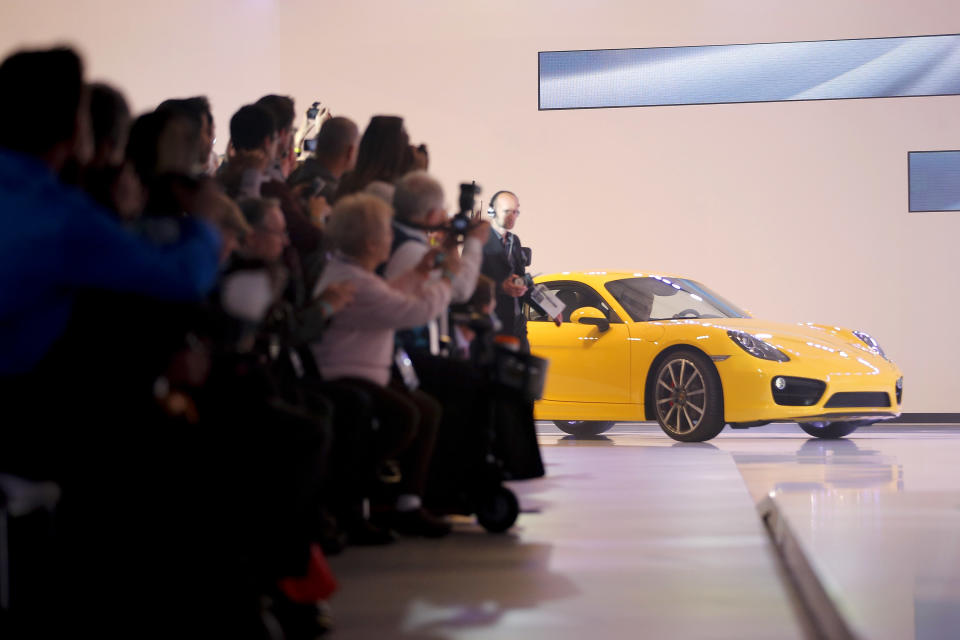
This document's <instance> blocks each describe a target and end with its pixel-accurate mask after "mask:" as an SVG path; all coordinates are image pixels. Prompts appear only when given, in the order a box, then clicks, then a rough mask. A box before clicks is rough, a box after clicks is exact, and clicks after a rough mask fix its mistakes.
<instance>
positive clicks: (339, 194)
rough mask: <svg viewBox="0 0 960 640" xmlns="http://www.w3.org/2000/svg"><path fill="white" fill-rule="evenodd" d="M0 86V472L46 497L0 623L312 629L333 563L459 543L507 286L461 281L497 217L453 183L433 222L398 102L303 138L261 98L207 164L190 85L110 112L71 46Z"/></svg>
mask: <svg viewBox="0 0 960 640" xmlns="http://www.w3.org/2000/svg"><path fill="white" fill-rule="evenodd" d="M0 91H2V93H3V95H4V99H3V100H2V101H0V220H2V224H3V226H4V231H3V233H2V234H0V255H2V256H3V268H2V274H3V275H2V282H0V327H2V329H0V396H2V398H0V399H2V401H3V404H4V413H5V417H4V420H3V426H2V427H0V479H6V482H7V485H6V486H5V487H0V488H5V489H6V491H7V493H6V494H5V495H7V496H8V497H9V495H12V494H11V484H10V483H14V486H13V488H14V489H16V486H15V483H16V482H18V481H22V482H23V483H24V486H26V487H28V489H29V490H27V489H24V491H23V492H22V494H21V495H20V497H21V498H22V499H26V500H29V499H33V500H37V501H41V502H42V500H43V496H44V495H47V496H48V497H49V492H48V494H44V493H43V489H44V488H48V489H49V488H50V487H53V489H52V491H54V493H55V497H54V498H53V499H52V502H53V503H55V509H53V510H52V511H51V512H47V511H44V510H37V511H36V513H34V514H33V515H32V516H29V517H26V518H22V519H21V520H28V521H29V518H30V517H33V518H37V519H40V520H42V522H34V523H30V522H27V523H26V524H25V523H23V522H20V523H18V526H19V527H21V530H22V531H26V532H29V533H28V534H24V535H25V536H31V537H30V539H29V540H23V539H17V531H16V530H14V531H13V532H12V533H11V537H10V539H9V540H8V541H0V542H4V543H5V544H6V543H9V547H10V548H11V549H13V552H12V553H11V557H10V558H9V560H8V562H7V565H8V566H6V567H4V570H5V571H6V572H8V573H9V572H11V571H12V573H13V575H14V577H15V578H16V579H17V580H18V581H17V582H16V584H15V589H14V590H13V591H12V593H13V594H14V598H15V601H14V602H12V603H11V602H6V603H0V604H3V605H4V608H5V611H4V612H3V613H7V612H8V611H9V612H14V613H16V615H15V616H10V615H8V616H7V617H6V622H7V623H9V624H11V625H13V624H17V625H19V626H18V629H19V631H20V632H22V633H24V634H27V631H26V630H29V634H32V635H34V636H36V637H45V636H48V635H52V634H54V633H59V634H63V635H64V636H65V635H66V634H67V633H70V632H73V633H76V632H79V631H81V630H84V631H91V632H92V633H93V634H94V635H95V636H97V637H107V636H118V637H119V636H123V637H142V636H147V635H151V636H152V635H156V636H168V637H184V636H191V635H192V636H198V637H274V638H279V637H286V638H312V637H315V636H316V635H319V634H321V633H322V632H323V631H324V630H325V629H326V628H327V621H326V620H325V617H324V615H325V613H324V607H323V601H324V600H325V599H327V598H328V597H329V596H330V594H331V593H332V592H333V590H334V589H335V586H336V585H335V580H334V577H333V576H332V574H331V573H330V571H329V568H328V567H327V565H326V563H325V560H324V557H325V555H329V554H333V553H339V552H340V551H342V550H343V548H344V547H345V546H347V545H368V544H389V543H391V542H393V541H395V540H396V539H397V537H398V534H401V535H415V536H427V537H442V536H445V535H447V534H448V533H449V532H450V530H451V525H450V523H449V521H448V519H447V518H445V517H443V515H442V514H443V513H444V512H453V511H456V505H455V504H451V503H454V502H455V501H456V497H457V495H459V494H458V491H457V489H456V487H457V486H458V482H459V483H460V484H462V480H463V478H459V479H457V478H456V472H457V469H460V468H469V465H467V466H465V465H464V464H463V457H462V456H463V455H464V452H463V450H464V449H465V448H467V449H471V450H472V451H471V452H469V453H475V454H477V455H483V447H484V444H483V438H482V437H481V435H482V434H483V433H484V429H485V428H486V427H488V426H489V425H487V422H488V420H489V416H490V415H491V413H490V411H489V407H488V404H489V403H490V402H491V400H490V398H489V397H488V396H487V395H485V394H484V393H483V390H484V388H485V387H484V385H485V384H487V383H488V376H486V374H485V370H484V368H483V365H484V363H485V360H484V359H485V358H489V357H490V353H491V351H490V349H491V342H492V340H493V335H494V334H495V333H496V332H495V331H494V330H491V327H492V326H496V325H497V324H498V323H497V322H496V321H495V320H491V319H492V318H493V317H494V316H493V312H494V307H495V304H496V299H497V297H499V296H502V295H503V292H504V291H505V290H509V292H510V295H511V296H513V297H516V298H518V299H519V298H520V296H522V295H523V294H524V292H525V290H526V287H525V285H524V284H523V283H522V282H521V281H518V280H515V276H516V275H517V274H518V273H522V272H523V269H522V266H520V267H519V269H518V270H517V273H513V272H508V273H504V274H503V275H504V276H506V278H505V279H504V281H503V282H499V281H497V282H495V281H493V280H491V279H489V278H487V277H485V276H484V275H482V274H481V270H482V268H483V264H482V263H483V261H484V259H485V258H484V254H485V246H488V245H490V242H491V239H493V240H494V241H496V242H500V241H501V240H503V241H504V246H507V244H508V243H507V242H506V240H507V237H506V236H507V235H508V234H504V235H503V237H501V235H500V234H498V233H494V232H493V231H492V230H491V228H490V225H489V223H487V222H482V221H480V220H479V218H476V217H473V216H470V215H468V214H470V213H471V209H472V208H473V201H472V198H473V193H472V190H466V189H464V192H463V193H461V198H460V200H461V205H462V206H461V213H462V214H464V215H463V216H461V217H459V218H458V219H457V220H456V224H455V225H454V226H451V223H450V221H449V217H448V214H447V208H446V206H445V194H444V191H443V189H442V188H441V186H440V184H439V183H438V182H437V180H435V179H434V178H433V177H431V176H430V174H429V173H428V172H427V165H428V157H427V154H426V147H424V146H422V145H421V146H420V147H414V146H412V145H411V144H410V140H409V138H408V134H407V132H406V130H405V128H404V123H403V120H402V119H401V118H398V117H392V116H376V117H374V118H373V119H372V120H371V121H370V123H369V125H368V126H367V128H366V129H365V131H363V133H362V135H361V132H360V130H359V129H358V127H357V125H356V124H355V123H354V122H353V121H351V120H350V119H348V118H345V117H339V116H338V117H332V118H326V119H324V120H323V121H322V125H318V126H317V129H316V130H315V131H312V132H310V135H309V138H308V140H303V139H300V135H298V127H297V126H296V124H295V120H296V114H297V111H296V110H295V106H294V103H293V101H292V100H291V99H290V98H286V97H283V96H277V95H268V96H265V97H262V98H260V99H259V100H257V101H256V102H253V103H251V104H248V105H245V106H242V107H240V108H239V109H238V110H237V111H236V112H235V113H234V115H233V117H232V118H231V119H230V122H229V146H228V150H227V153H226V154H225V156H224V157H223V159H222V160H221V159H220V158H219V157H218V156H217V154H215V152H214V150H213V146H214V141H215V136H216V135H218V134H219V135H224V133H225V131H224V129H225V128H226V127H224V126H223V124H221V123H214V120H213V116H212V114H211V110H210V105H209V104H208V102H207V100H206V99H205V98H203V97H194V98H186V99H171V100H167V101H165V102H163V103H161V104H160V105H159V106H158V107H157V108H156V109H155V110H154V111H152V112H149V113H146V114H143V115H140V116H138V117H132V115H131V113H130V110H129V108H128V106H127V103H126V101H125V99H124V96H123V95H122V94H121V93H120V92H118V91H117V90H116V89H114V88H112V87H110V86H107V85H103V84H86V83H85V82H84V79H83V68H82V63H81V61H80V59H79V58H78V57H77V56H76V54H74V53H73V52H72V51H70V50H68V49H53V50H46V51H30V52H21V53H18V54H14V55H12V56H11V57H9V58H7V59H6V60H5V61H4V62H3V64H2V66H0ZM310 115H313V116H315V115H317V114H316V113H312V114H310ZM304 142H308V144H309V148H310V152H309V153H306V154H301V153H300V149H299V148H298V147H299V146H301V145H302V144H304ZM307 156H308V157H307ZM510 197H513V198H515V196H512V194H510ZM515 208H516V207H515ZM498 278H499V276H498ZM504 287H506V288H504ZM510 329H512V327H511V328H510ZM509 332H510V331H508V333H509ZM519 338H520V340H519V342H521V343H522V336H519ZM520 348H521V349H522V348H523V347H522V344H521V346H520ZM517 411H519V412H520V413H521V414H523V415H521V416H520V418H521V419H525V420H527V421H528V422H529V421H531V420H532V414H531V413H529V407H518V408H517ZM525 411H526V412H527V413H524V412H525ZM469 453H468V455H469ZM536 464H539V459H537V461H536ZM534 466H536V465H534ZM535 473H536V471H534V472H533V473H531V474H530V475H534V474H535ZM31 491H32V493H31ZM13 495H16V492H15V491H14V493H13ZM24 496H26V497H24ZM11 505H12V502H11V503H10V504H8V505H7V507H9V508H11V509H12V508H13V507H12V506H11ZM2 506H4V505H3V504H0V507H2ZM446 507H451V508H450V509H449V510H448V509H446ZM51 513H52V514H53V515H50V514H51ZM31 524H32V525H33V526H28V525H31ZM37 532H42V533H41V534H39V535H41V536H47V537H48V539H47V538H44V539H42V540H38V539H37V536H38V533H37ZM24 567H26V568H28V570H24V569H23V568H24ZM18 569H19V570H18ZM2 588H3V585H0V590H2ZM343 588H349V585H344V586H343ZM0 595H2V593H0ZM375 606H376V603H371V607H374V608H375ZM7 610H8V611H7ZM3 621H4V618H0V623H2V622H3ZM10 628H11V629H12V628H13V627H12V626H11V627H10ZM11 637H16V636H11Z"/></svg>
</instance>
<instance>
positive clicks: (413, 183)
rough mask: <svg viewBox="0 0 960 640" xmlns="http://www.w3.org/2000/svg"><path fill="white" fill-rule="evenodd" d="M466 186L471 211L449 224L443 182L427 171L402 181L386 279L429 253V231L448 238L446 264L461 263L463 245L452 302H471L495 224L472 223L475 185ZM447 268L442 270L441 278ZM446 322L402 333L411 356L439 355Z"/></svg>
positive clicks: (395, 197)
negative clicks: (416, 353)
mask: <svg viewBox="0 0 960 640" xmlns="http://www.w3.org/2000/svg"><path fill="white" fill-rule="evenodd" d="M465 187H467V188H468V190H469V194H468V195H469V202H468V203H466V204H467V207H466V211H461V212H460V213H458V214H457V216H455V217H454V219H453V220H448V219H447V212H446V210H445V209H444V206H443V188H442V187H441V186H440V183H439V182H437V181H436V180H434V179H433V178H432V177H430V176H429V175H428V174H427V173H426V172H424V171H414V172H411V173H408V174H407V175H406V176H404V177H403V179H401V180H400V182H399V183H398V184H397V188H396V192H395V194H394V198H393V206H394V210H395V218H394V221H393V247H392V251H391V255H390V260H389V261H388V262H387V264H386V266H385V268H384V276H385V277H386V278H387V279H388V280H390V279H392V278H395V277H397V276H399V275H400V274H402V273H405V272H408V271H409V270H410V269H411V268H412V267H413V266H415V265H416V264H417V263H418V262H419V261H420V260H421V259H422V258H423V256H424V255H425V254H426V253H427V252H428V251H430V239H429V236H428V233H429V232H431V231H433V232H438V233H439V235H440V236H442V238H443V239H442V241H441V242H442V247H443V249H444V253H441V254H439V255H440V256H444V257H443V258H441V260H445V259H447V256H449V257H450V258H453V259H456V257H457V256H456V255H454V252H456V245H457V242H458V240H462V241H463V253H462V255H460V256H459V261H460V269H459V272H458V273H457V275H456V277H454V279H453V281H452V282H451V287H452V294H451V301H452V302H454V303H458V302H466V301H467V300H469V299H470V296H471V295H473V290H474V288H475V287H476V285H477V277H478V276H479V275H480V262H481V259H482V257H483V256H482V249H483V242H484V240H485V239H486V237H487V234H488V233H489V227H490V225H489V224H487V223H486V222H481V223H479V224H475V223H472V222H471V220H470V219H469V217H468V215H467V212H469V211H470V208H471V207H472V202H473V186H472V185H465ZM461 199H464V198H461ZM463 208H464V206H463V204H461V209H463ZM442 266H443V265H438V266H437V273H438V274H439V269H440V268H441V267H442ZM441 319H442V318H441ZM445 324H446V323H445V322H438V321H437V319H435V320H432V321H431V322H430V323H428V324H427V325H425V326H423V327H419V328H417V329H413V330H410V331H406V332H403V333H402V334H401V335H400V338H401V340H402V342H403V344H404V347H405V348H406V349H407V351H408V352H411V354H412V353H413V352H414V351H427V352H429V353H431V354H433V355H437V354H438V353H439V351H440V349H439V342H440V338H441V332H443V329H444V327H443V325H445Z"/></svg>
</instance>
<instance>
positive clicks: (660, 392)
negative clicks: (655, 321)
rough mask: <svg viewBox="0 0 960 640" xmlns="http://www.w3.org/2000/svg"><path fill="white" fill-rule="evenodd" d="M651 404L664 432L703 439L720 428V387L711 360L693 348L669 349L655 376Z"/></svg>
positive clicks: (682, 439)
mask: <svg viewBox="0 0 960 640" xmlns="http://www.w3.org/2000/svg"><path fill="white" fill-rule="evenodd" d="M653 397H654V406H655V407H656V417H657V422H659V423H660V428H661V429H663V431H664V433H666V434H667V435H668V436H670V437H671V438H673V439H674V440H679V441H680V442H703V441H704V440H710V439H711V438H713V437H715V436H716V435H717V434H718V433H720V432H721V431H723V426H724V420H723V389H722V386H721V383H720V376H718V375H717V372H716V369H714V368H713V365H712V363H711V362H710V361H709V360H708V359H707V358H706V357H705V356H703V355H702V354H700V353H699V352H696V351H693V350H686V349H684V350H680V351H675V352H673V353H671V354H670V355H669V356H668V357H667V359H666V360H664V361H663V362H662V363H660V366H659V367H658V368H657V372H656V374H655V377H654V391H653Z"/></svg>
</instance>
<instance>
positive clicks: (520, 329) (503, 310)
mask: <svg viewBox="0 0 960 640" xmlns="http://www.w3.org/2000/svg"><path fill="white" fill-rule="evenodd" d="M510 236H511V239H510V242H509V253H508V251H507V248H506V247H504V246H503V242H502V240H501V239H500V236H498V235H497V234H496V232H495V231H494V230H493V229H491V230H490V237H488V238H487V243H486V244H485V245H483V263H482V264H481V266H480V272H481V273H482V274H483V275H485V276H487V277H488V278H490V279H491V280H493V282H494V285H495V286H496V292H497V294H496V298H497V308H496V314H497V317H498V318H499V319H500V323H501V324H502V325H503V328H502V329H501V332H502V333H506V334H509V335H512V336H516V337H518V338H520V341H521V343H522V344H523V345H524V346H526V341H527V319H526V318H525V317H524V315H523V305H524V304H525V303H527V304H529V303H530V292H529V291H527V293H526V294H525V295H524V296H523V297H521V298H514V297H513V296H509V295H507V294H506V293H504V292H503V289H502V288H501V286H500V285H501V284H502V283H503V281H504V280H506V279H507V277H508V276H510V275H511V274H512V275H517V276H521V277H522V276H523V275H525V274H526V272H527V268H526V265H525V264H524V258H523V253H522V252H521V250H520V249H521V247H522V246H523V245H522V244H521V243H520V238H519V236H517V235H516V234H514V233H511V234H510Z"/></svg>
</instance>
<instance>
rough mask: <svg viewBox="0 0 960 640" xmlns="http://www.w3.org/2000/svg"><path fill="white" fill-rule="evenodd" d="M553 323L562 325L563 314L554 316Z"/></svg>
mask: <svg viewBox="0 0 960 640" xmlns="http://www.w3.org/2000/svg"><path fill="white" fill-rule="evenodd" d="M553 324H555V325H557V326H558V327H560V326H563V316H562V315H559V316H557V317H556V318H554V319H553Z"/></svg>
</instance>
